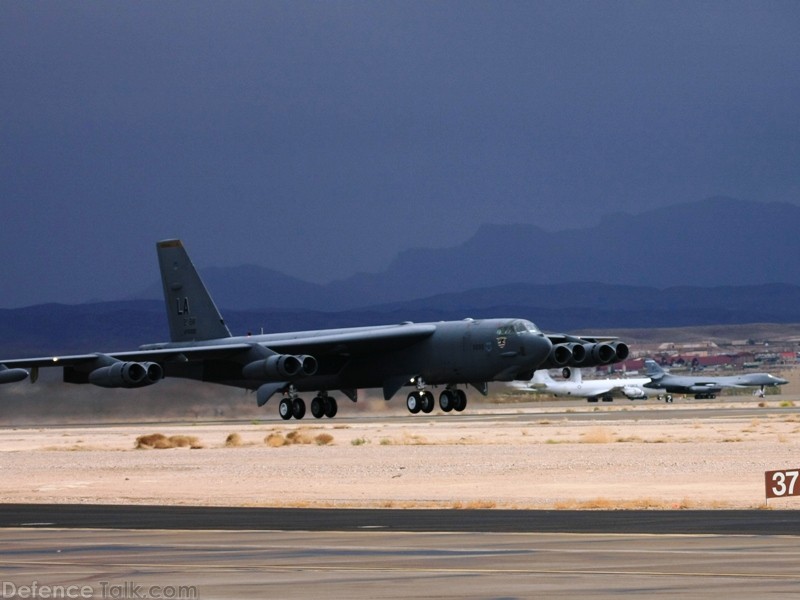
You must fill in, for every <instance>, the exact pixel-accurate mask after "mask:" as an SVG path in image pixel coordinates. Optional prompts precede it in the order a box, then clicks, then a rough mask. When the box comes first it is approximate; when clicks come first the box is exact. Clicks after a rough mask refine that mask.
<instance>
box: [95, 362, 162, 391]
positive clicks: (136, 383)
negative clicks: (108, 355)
mask: <svg viewBox="0 0 800 600" xmlns="http://www.w3.org/2000/svg"><path fill="white" fill-rule="evenodd" d="M163 376H164V373H163V371H162V369H161V365H159V364H158V363H150V362H147V363H138V362H122V361H119V362H115V363H113V364H110V365H108V366H106V367H100V368H99V369H95V370H94V371H92V372H91V373H89V383H91V384H94V385H97V386H100V387H105V388H137V387H143V386H146V385H152V384H154V383H155V382H157V381H158V380H159V379H161V378H162V377H163Z"/></svg>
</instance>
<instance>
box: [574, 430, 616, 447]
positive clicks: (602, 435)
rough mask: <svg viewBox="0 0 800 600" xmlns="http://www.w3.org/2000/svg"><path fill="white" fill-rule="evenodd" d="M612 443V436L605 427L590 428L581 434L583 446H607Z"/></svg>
mask: <svg viewBox="0 0 800 600" xmlns="http://www.w3.org/2000/svg"><path fill="white" fill-rule="evenodd" d="M613 441H614V436H613V435H612V433H611V431H610V430H609V429H607V428H606V427H592V428H591V429H589V430H588V431H584V432H583V433H582V434H581V442H583V443H584V444H608V443H611V442H613Z"/></svg>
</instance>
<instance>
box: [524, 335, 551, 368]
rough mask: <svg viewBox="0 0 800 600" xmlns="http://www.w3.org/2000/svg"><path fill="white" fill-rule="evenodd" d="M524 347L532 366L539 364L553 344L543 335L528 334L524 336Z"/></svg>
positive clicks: (548, 353) (547, 354)
mask: <svg viewBox="0 0 800 600" xmlns="http://www.w3.org/2000/svg"><path fill="white" fill-rule="evenodd" d="M524 347H525V355H526V356H527V358H528V359H529V360H530V361H531V363H533V364H534V366H539V365H540V364H541V363H542V362H544V360H545V359H546V358H547V357H548V356H549V355H550V350H551V349H552V348H553V344H552V342H551V341H550V338H548V337H546V336H544V335H541V334H528V335H526V336H525V342H524Z"/></svg>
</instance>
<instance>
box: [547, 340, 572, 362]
mask: <svg viewBox="0 0 800 600" xmlns="http://www.w3.org/2000/svg"><path fill="white" fill-rule="evenodd" d="M571 360H572V350H571V349H570V345H569V344H556V345H555V346H553V349H552V350H550V364H552V365H553V366H554V367H563V366H565V365H566V364H567V363H569V362H570V361H571Z"/></svg>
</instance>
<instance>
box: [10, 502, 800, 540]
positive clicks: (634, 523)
mask: <svg viewBox="0 0 800 600" xmlns="http://www.w3.org/2000/svg"><path fill="white" fill-rule="evenodd" d="M0 527H33V528H43V527H44V528H79V529H120V530H121V529H163V530H186V531H196V530H223V531H237V530H261V531H279V530H280V531H317V532H319V531H341V532H358V531H364V530H383V531H389V532H417V533H423V532H424V533H594V534H650V535H663V534H682V535H690V534H716V535H796V536H800V511H794V510H682V511H671V510H610V511H609V510H590V511H586V510H418V509H416V510H415V509H405V510H389V509H345V510H332V509H311V508H308V509H296V508H239V507H237V508H227V507H226V508H219V507H206V506H139V505H106V504H97V505H83V504H4V505H0Z"/></svg>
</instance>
